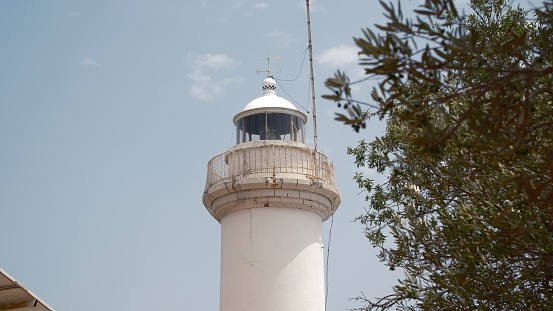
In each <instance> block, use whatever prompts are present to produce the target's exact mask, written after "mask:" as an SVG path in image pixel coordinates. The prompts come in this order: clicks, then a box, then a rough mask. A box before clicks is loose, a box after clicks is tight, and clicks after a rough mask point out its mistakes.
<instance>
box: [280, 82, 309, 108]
mask: <svg viewBox="0 0 553 311" xmlns="http://www.w3.org/2000/svg"><path fill="white" fill-rule="evenodd" d="M278 81H282V80H277V79H275V82H276V84H277V85H278V86H279V88H280V89H281V90H282V91H284V93H286V95H288V97H290V99H291V100H293V101H294V102H295V103H296V104H297V105H298V106H300V107H301V108H302V109H303V110H305V111H306V112H307V113H309V109H307V108H305V107H304V106H303V105H302V104H300V103H298V101H297V100H296V99H295V98H293V97H292V96H290V94H288V92H286V90H285V89H284V88H283V87H282V84H280V83H278Z"/></svg>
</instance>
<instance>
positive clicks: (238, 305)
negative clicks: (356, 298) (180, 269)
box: [220, 207, 325, 311]
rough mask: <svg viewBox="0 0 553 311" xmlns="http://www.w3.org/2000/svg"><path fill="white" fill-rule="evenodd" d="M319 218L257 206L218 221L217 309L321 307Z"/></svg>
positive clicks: (309, 310)
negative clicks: (218, 267) (219, 296)
mask: <svg viewBox="0 0 553 311" xmlns="http://www.w3.org/2000/svg"><path fill="white" fill-rule="evenodd" d="M321 231H322V219H321V216H319V215H318V214H316V213H314V212H310V211H305V210H300V209H296V208H282V207H278V208H275V207H261V208H251V209H243V210H239V211H235V212H232V213H230V214H228V215H226V216H225V217H223V219H222V220H221V308H220V310H221V311H277V310H278V311H323V310H324V309H325V307H324V305H325V304H324V301H325V297H324V275H323V271H324V269H323V249H322V246H323V245H322V239H321Z"/></svg>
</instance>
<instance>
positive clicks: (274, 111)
mask: <svg viewBox="0 0 553 311" xmlns="http://www.w3.org/2000/svg"><path fill="white" fill-rule="evenodd" d="M262 88H263V96H261V97H259V98H256V99H254V100H253V101H251V102H250V103H249V104H248V105H247V106H246V107H245V108H244V110H242V111H241V112H239V113H238V114H237V115H236V116H235V117H234V119H233V122H234V124H235V128H236V145H235V146H234V147H231V148H230V149H228V150H227V151H226V152H224V153H222V154H220V155H218V156H216V157H214V158H213V159H211V160H210V161H209V164H208V173H207V182H206V187H205V191H204V194H203V203H204V205H205V206H206V207H207V209H208V210H209V212H210V213H211V215H213V217H214V218H215V219H217V220H218V221H219V222H220V223H221V294H220V295H221V296H220V310H221V311H277V310H278V311H324V310H325V290H324V288H325V287H324V269H323V244H322V237H321V231H322V222H323V221H324V220H326V219H327V218H328V217H329V216H330V215H332V213H334V211H335V210H336V209H337V208H338V205H339V204H340V193H339V192H338V188H337V187H336V183H335V179H334V167H333V165H332V164H331V163H330V162H329V161H328V160H327V158H326V156H324V155H323V154H321V153H319V152H317V151H316V150H314V149H313V148H311V147H309V146H308V145H306V142H305V123H306V122H307V117H306V115H305V114H304V113H302V112H301V111H299V110H297V109H296V107H294V105H292V104H291V103H290V102H289V101H287V100H285V99H283V98H281V97H279V96H277V95H276V82H275V80H273V79H272V78H271V77H268V78H267V79H265V80H264V81H263V83H262Z"/></svg>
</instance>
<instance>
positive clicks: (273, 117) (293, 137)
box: [235, 113, 305, 144]
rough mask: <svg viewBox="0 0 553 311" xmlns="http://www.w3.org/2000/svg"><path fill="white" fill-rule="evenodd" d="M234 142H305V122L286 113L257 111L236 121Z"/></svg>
mask: <svg viewBox="0 0 553 311" xmlns="http://www.w3.org/2000/svg"><path fill="white" fill-rule="evenodd" d="M235 126H236V144H241V143H246V142H250V141H256V140H288V141H295V142H299V143H305V122H304V121H303V120H302V119H301V118H299V117H297V116H293V115H290V114H286V113H259V114H254V115H250V116H246V117H244V118H242V119H240V120H238V122H236V125H235Z"/></svg>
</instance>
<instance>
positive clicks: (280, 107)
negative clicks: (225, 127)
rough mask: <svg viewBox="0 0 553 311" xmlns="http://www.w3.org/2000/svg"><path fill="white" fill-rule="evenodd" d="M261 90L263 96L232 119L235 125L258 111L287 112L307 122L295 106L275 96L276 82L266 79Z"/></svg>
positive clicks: (305, 117)
mask: <svg viewBox="0 0 553 311" xmlns="http://www.w3.org/2000/svg"><path fill="white" fill-rule="evenodd" d="M262 89H263V96H261V97H258V98H256V99H254V100H252V101H251V102H250V103H249V104H247V105H246V107H244V109H243V110H242V111H241V112H240V113H238V114H237V115H236V116H235V117H234V119H233V123H236V121H238V120H239V119H241V118H242V117H245V116H248V115H252V114H255V113H257V112H260V111H259V110H262V111H265V112H284V111H287V112H288V113H290V114H292V115H297V116H299V117H301V118H302V119H303V121H304V122H306V121H307V116H306V115H305V114H304V113H303V112H301V111H299V110H298V109H297V108H296V106H294V105H293V104H292V103H291V102H289V101H287V100H286V99H284V98H282V97H279V96H277V95H276V81H275V80H274V79H272V78H266V79H265V80H263V83H262Z"/></svg>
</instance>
